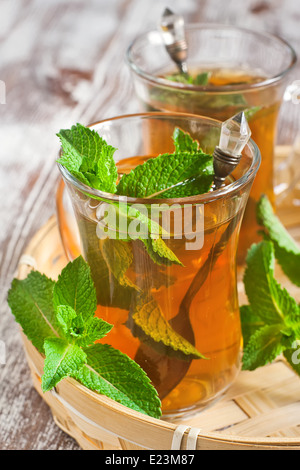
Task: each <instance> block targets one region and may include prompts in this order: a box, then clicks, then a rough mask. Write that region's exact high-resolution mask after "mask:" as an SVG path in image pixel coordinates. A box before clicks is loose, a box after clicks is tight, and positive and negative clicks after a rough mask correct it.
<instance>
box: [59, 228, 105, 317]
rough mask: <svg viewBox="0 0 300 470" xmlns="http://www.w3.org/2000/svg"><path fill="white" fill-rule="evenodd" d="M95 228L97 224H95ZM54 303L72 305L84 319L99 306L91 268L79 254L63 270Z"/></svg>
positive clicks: (90, 315)
mask: <svg viewBox="0 0 300 470" xmlns="http://www.w3.org/2000/svg"><path fill="white" fill-rule="evenodd" d="M94 230H95V226H94ZM53 303H54V307H55V308H57V307H58V306H59V305H68V306H69V307H72V308H73V309H74V310H75V311H76V314H77V315H79V314H81V315H82V318H83V320H84V321H86V320H87V319H88V318H90V317H93V316H94V313H95V310H96V308H97V299H96V294H95V288H94V283H93V280H92V277H91V270H90V267H89V266H88V264H87V263H86V262H85V261H84V259H83V258H82V257H81V256H79V257H78V258H76V259H75V260H74V261H73V262H71V263H68V265H67V266H66V267H65V268H64V269H63V270H62V272H61V274H60V275H59V277H58V280H57V282H56V284H55V287H54V291H53Z"/></svg>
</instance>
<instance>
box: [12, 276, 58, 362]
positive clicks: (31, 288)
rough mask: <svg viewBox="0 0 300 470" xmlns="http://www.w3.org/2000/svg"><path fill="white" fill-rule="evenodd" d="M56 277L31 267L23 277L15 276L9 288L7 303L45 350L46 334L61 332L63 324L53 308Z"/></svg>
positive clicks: (30, 336)
mask: <svg viewBox="0 0 300 470" xmlns="http://www.w3.org/2000/svg"><path fill="white" fill-rule="evenodd" d="M54 284H55V283H54V281H52V279H49V278H48V277H46V276H45V275H43V274H41V273H39V272H37V271H32V272H31V273H30V274H29V275H28V277H27V278H26V279H24V280H19V279H14V280H13V282H12V286H11V289H10V290H9V292H8V304H9V306H10V308H11V311H12V313H13V315H14V316H15V319H16V321H17V322H18V323H19V324H20V325H21V327H22V329H23V331H24V333H25V335H26V336H27V338H28V339H29V340H30V341H31V342H32V344H33V345H34V346H35V347H36V348H37V349H38V351H39V352H40V353H42V354H43V353H44V341H45V339H46V338H47V337H50V336H58V335H59V333H60V331H61V327H60V325H59V323H58V321H57V320H56V315H55V310H54V308H53V301H52V298H53V288H54Z"/></svg>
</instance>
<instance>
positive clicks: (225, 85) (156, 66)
mask: <svg viewBox="0 0 300 470" xmlns="http://www.w3.org/2000/svg"><path fill="white" fill-rule="evenodd" d="M186 40H187V44H188V59H187V64H188V71H189V74H190V75H191V76H193V77H195V76H197V75H199V74H201V73H202V74H207V80H205V82H206V83H205V84H202V85H194V84H186V83H180V82H176V81H173V80H170V79H168V78H167V77H169V76H171V75H172V74H173V73H177V74H178V70H177V69H176V66H175V64H174V63H173V62H172V60H171V59H170V57H169V55H168V53H167V51H166V48H165V45H164V43H163V39H162V35H161V33H160V32H159V31H151V32H148V33H145V34H143V35H141V36H139V37H138V38H137V39H136V40H135V41H134V42H133V43H132V44H131V46H130V47H129V49H128V51H127V62H128V64H129V66H130V68H131V70H132V72H133V73H132V76H133V82H134V86H135V90H136V94H137V96H138V98H139V101H140V103H141V109H142V110H143V111H164V112H165V111H167V112H186V113H193V114H198V115H202V116H209V117H212V118H214V119H218V120H220V121H225V120H227V119H228V118H230V117H231V116H233V115H234V114H236V113H238V112H240V111H242V110H247V118H248V121H249V125H250V128H251V131H252V138H253V140H254V141H255V142H256V144H257V145H258V147H259V149H260V151H261V155H262V164H261V168H260V171H259V173H258V175H257V178H256V180H255V183H254V185H253V188H252V191H251V194H250V198H249V202H248V205H247V209H246V213H245V217H244V223H243V226H242V229H241V239H240V247H239V254H240V260H241V261H244V259H245V254H246V250H247V248H248V247H249V246H250V245H251V243H253V242H254V241H257V239H258V236H257V230H258V226H257V224H256V217H255V206H256V202H257V201H258V199H259V197H260V196H261V194H267V195H268V197H269V199H270V200H271V201H272V203H274V199H275V196H274V188H273V177H274V158H273V157H274V144H275V137H276V126H277V120H278V114H279V109H280V105H281V102H282V99H283V95H284V91H285V89H286V86H287V79H288V72H290V70H291V69H292V67H293V65H294V64H295V63H296V54H295V52H294V50H293V49H292V47H291V46H290V45H289V44H288V43H286V42H285V41H284V40H282V39H280V38H278V37H275V36H273V35H270V34H265V33H259V32H254V31H251V30H247V29H244V28H238V27H235V26H224V25H202V24H194V25H193V24H192V25H188V26H187V27H186Z"/></svg>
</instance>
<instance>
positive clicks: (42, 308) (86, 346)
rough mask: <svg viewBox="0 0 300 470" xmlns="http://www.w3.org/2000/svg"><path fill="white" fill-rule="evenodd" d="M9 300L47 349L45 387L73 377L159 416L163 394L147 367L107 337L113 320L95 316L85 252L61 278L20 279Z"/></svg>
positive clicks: (35, 342)
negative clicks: (142, 365) (143, 366)
mask: <svg viewBox="0 0 300 470" xmlns="http://www.w3.org/2000/svg"><path fill="white" fill-rule="evenodd" d="M8 303H9V306H10V308H11V311H12V313H13V315H14V316H15V319H16V321H17V322H18V323H19V324H20V325H21V327H22V329H23V331H24V333H25V335H26V336H27V337H28V339H29V340H30V341H31V342H32V343H33V345H34V346H35V347H36V348H37V349H38V350H39V352H40V353H41V354H44V355H45V363H44V373H43V376H42V390H43V392H47V391H49V390H51V389H52V388H53V387H55V386H56V385H57V384H58V383H59V382H60V381H61V380H62V379H64V378H65V377H73V378H75V379H76V380H78V381H80V382H81V383H82V384H83V385H85V386H86V387H88V388H90V389H91V390H94V391H96V392H98V393H101V394H103V395H106V396H108V397H109V398H112V399H114V400H116V401H117V402H119V403H121V404H123V405H125V406H128V407H129V408H132V409H134V410H136V411H140V412H141V413H144V414H148V415H150V416H153V417H156V418H159V417H160V415H161V410H160V400H159V398H158V395H157V392H156V390H155V389H154V387H153V386H152V385H151V384H150V380H149V378H148V377H147V375H146V374H145V372H144V371H143V370H142V369H141V368H140V367H139V366H138V365H137V364H136V363H135V362H134V361H133V360H131V359H130V358H129V357H128V356H126V355H125V354H123V353H121V352H120V351H118V350H115V349H114V348H112V347H111V346H109V345H107V344H102V343H97V344H94V342H95V341H97V340H99V339H102V338H103V337H104V336H105V335H106V334H108V333H109V331H110V330H111V329H112V327H113V326H112V325H110V324H109V323H107V322H105V321H104V320H102V319H100V318H97V317H95V316H94V314H95V308H96V305H97V300H96V291H95V288H94V285H93V281H92V278H91V272H90V268H89V266H88V265H87V263H86V262H85V261H84V260H83V258H82V257H79V258H77V259H76V260H75V261H73V262H72V263H69V264H68V265H67V266H66V267H65V268H64V269H63V271H62V272H61V274H60V276H59V278H58V280H57V282H54V281H52V280H51V279H49V278H47V277H46V276H45V275H43V274H41V273H39V272H37V271H33V272H31V273H30V274H29V275H28V277H27V278H26V279H24V280H18V279H14V280H13V282H12V286H11V289H10V291H9V293H8Z"/></svg>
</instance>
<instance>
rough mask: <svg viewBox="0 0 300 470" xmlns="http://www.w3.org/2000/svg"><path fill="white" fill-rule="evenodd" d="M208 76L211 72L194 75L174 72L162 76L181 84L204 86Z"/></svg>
mask: <svg viewBox="0 0 300 470" xmlns="http://www.w3.org/2000/svg"><path fill="white" fill-rule="evenodd" d="M210 77H211V72H202V73H199V74H197V75H196V76H195V77H193V76H192V75H189V74H187V73H174V74H173V75H167V76H166V77H164V78H165V79H166V80H170V81H172V82H177V83H182V84H183V85H196V86H205V85H208V83H209V80H210Z"/></svg>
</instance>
